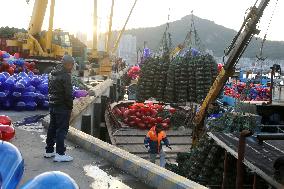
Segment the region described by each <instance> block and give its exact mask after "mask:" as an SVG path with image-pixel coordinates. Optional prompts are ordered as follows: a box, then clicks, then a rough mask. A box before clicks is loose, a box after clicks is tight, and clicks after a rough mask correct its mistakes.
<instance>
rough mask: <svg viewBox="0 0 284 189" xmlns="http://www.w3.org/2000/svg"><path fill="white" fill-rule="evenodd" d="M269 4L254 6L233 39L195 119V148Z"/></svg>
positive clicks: (264, 2) (261, 3)
mask: <svg viewBox="0 0 284 189" xmlns="http://www.w3.org/2000/svg"><path fill="white" fill-rule="evenodd" d="M268 3H269V0H262V1H261V2H260V3H259V5H258V7H256V6H255V5H254V6H253V7H251V8H250V11H249V13H248V15H247V17H246V18H245V20H244V23H243V25H242V26H241V29H240V30H239V32H238V34H237V36H236V37H235V38H234V39H233V41H232V43H231V45H230V47H229V48H228V49H227V52H226V55H227V57H228V59H227V62H226V64H225V65H224V68H222V70H221V71H220V73H219V75H218V76H217V78H216V79H215V81H214V83H213V85H212V86H211V88H210V90H209V92H208V94H207V96H206V98H205V100H204V101H203V103H202V105H201V107H200V109H199V111H198V112H197V114H196V116H195V118H194V123H195V128H194V130H193V138H192V144H193V146H195V145H196V144H197V143H198V141H199V139H200V137H202V135H203V134H204V131H205V127H204V118H205V115H206V111H207V108H208V106H209V105H210V104H211V103H212V102H214V101H215V100H216V98H217V96H218V95H219V93H220V91H221V89H222V88H223V86H224V85H225V83H226V81H227V80H228V79H229V77H230V76H232V75H233V73H234V71H235V65H236V64H237V62H238V60H239V59H240V57H241V56H242V54H243V52H244V51H245V49H246V47H247V46H248V44H249V42H250V41H251V39H252V37H253V35H254V34H258V33H259V30H257V28H256V26H257V23H258V21H259V19H260V18H261V16H262V14H263V12H264V9H265V8H266V6H267V5H268Z"/></svg>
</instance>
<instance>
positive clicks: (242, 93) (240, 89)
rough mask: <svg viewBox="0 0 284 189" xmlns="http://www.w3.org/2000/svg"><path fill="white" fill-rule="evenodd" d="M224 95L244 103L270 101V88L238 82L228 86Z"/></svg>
mask: <svg viewBox="0 0 284 189" xmlns="http://www.w3.org/2000/svg"><path fill="white" fill-rule="evenodd" d="M224 95H226V96H230V97H233V98H236V99H240V100H244V101H268V100H269V98H270V88H269V87H267V86H263V85H260V84H253V83H251V84H246V83H244V82H238V83H234V84H227V85H226V86H225V87H224Z"/></svg>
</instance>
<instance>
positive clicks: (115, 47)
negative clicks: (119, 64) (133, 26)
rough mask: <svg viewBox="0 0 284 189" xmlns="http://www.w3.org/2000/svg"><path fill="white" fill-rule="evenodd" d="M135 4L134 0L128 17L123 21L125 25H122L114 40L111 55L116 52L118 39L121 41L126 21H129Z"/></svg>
mask: <svg viewBox="0 0 284 189" xmlns="http://www.w3.org/2000/svg"><path fill="white" fill-rule="evenodd" d="M136 3H137V0H135V2H134V4H133V5H132V8H131V10H130V12H129V15H128V17H127V19H126V21H125V24H124V26H123V28H122V30H121V31H120V33H119V35H118V38H117V40H116V42H115V45H114V47H113V49H112V53H114V52H115V51H116V50H117V47H118V44H119V42H120V39H121V37H122V34H123V33H124V31H125V28H126V25H127V23H128V20H129V18H130V16H131V14H132V12H133V9H134V7H135V5H136Z"/></svg>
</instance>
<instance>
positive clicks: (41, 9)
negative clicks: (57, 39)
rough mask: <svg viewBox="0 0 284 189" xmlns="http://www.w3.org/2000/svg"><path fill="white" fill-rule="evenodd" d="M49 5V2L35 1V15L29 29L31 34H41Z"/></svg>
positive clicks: (45, 0)
mask: <svg viewBox="0 0 284 189" xmlns="http://www.w3.org/2000/svg"><path fill="white" fill-rule="evenodd" d="M47 4H48V0H35V3H34V7H33V14H32V17H31V21H30V24H29V27H28V33H29V34H31V35H36V34H38V33H40V32H41V27H42V23H43V20H44V15H45V12H46V7H47Z"/></svg>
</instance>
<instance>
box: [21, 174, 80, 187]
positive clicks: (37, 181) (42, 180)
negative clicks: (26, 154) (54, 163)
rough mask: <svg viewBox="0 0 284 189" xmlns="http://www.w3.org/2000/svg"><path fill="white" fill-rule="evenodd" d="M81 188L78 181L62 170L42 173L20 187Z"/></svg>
mask: <svg viewBox="0 0 284 189" xmlns="http://www.w3.org/2000/svg"><path fill="white" fill-rule="evenodd" d="M63 188H64V189H79V187H78V185H77V184H76V182H75V181H74V180H73V179H72V178H71V177H70V176H69V175H67V174H65V173H63V172H60V171H51V172H45V173H42V174H40V175H38V176H36V177H35V178H33V179H31V180H29V181H28V182H27V183H26V184H24V185H23V186H22V187H20V189H63Z"/></svg>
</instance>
